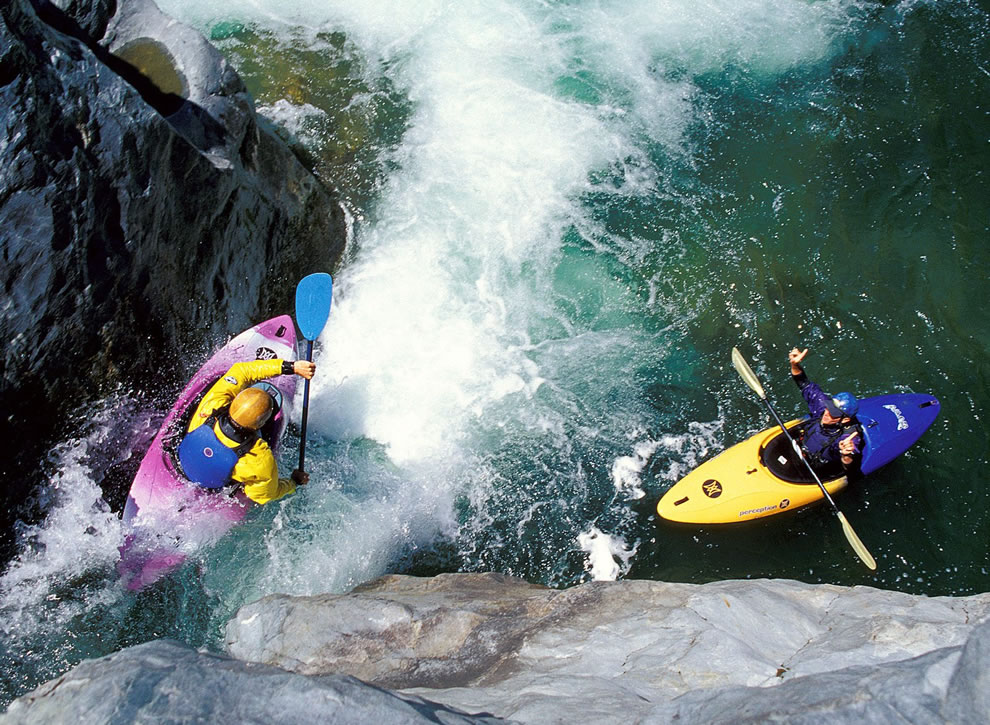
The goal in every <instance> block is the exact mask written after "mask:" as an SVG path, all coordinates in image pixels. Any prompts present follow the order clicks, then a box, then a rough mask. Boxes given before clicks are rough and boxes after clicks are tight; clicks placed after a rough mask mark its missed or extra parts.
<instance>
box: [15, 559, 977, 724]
mask: <svg viewBox="0 0 990 725" xmlns="http://www.w3.org/2000/svg"><path fill="white" fill-rule="evenodd" d="M988 616H990V594H981V595H977V596H971V597H962V598H952V597H935V598H928V597H920V596H914V595H908V594H900V593H897V592H888V591H881V590H877V589H871V588H868V587H854V588H844V587H836V586H827V585H808V584H802V583H799V582H794V581H785V580H776V581H765V580H763V581H728V582H718V583H712V584H705V585H692V584H667V583H663V582H647V581H627V582H618V583H617V582H596V583H591V584H585V585H583V586H578V587H574V588H572V589H568V590H564V591H558V590H552V589H546V588H544V587H541V586H536V585H532V584H528V583H527V582H525V581H522V580H519V579H513V578H511V577H505V576H500V575H495V574H485V575H473V574H451V575H442V576H438V577H435V578H432V579H419V578H415V577H407V576H390V577H384V578H382V579H379V580H376V581H374V582H371V583H369V584H367V585H364V586H361V587H358V588H357V589H355V590H354V591H353V592H350V593H348V594H344V595H330V594H327V595H320V596H312V597H289V596H283V595H276V596H270V597H266V598H264V599H262V600H260V601H258V602H255V603H253V604H250V605H248V606H245V607H244V608H242V609H241V610H240V611H239V612H238V613H237V615H236V616H235V617H234V618H233V619H232V620H231V621H230V622H229V623H228V625H227V630H226V641H227V648H228V652H229V654H230V655H231V657H232V659H228V658H225V657H219V656H217V655H211V654H205V653H196V652H193V651H191V650H189V649H188V648H186V647H184V646H181V645H178V644H175V643H163V642H158V643H151V644H147V645H141V646H139V647H135V648H132V649H130V650H126V651H124V652H121V653H118V654H115V655H112V656H110V657H106V658H103V659H101V660H96V661H92V662H87V663H83V664H82V665H80V666H78V667H77V668H76V669H74V670H73V671H72V672H70V673H68V674H66V675H65V676H63V677H61V678H59V679H57V680H54V681H52V682H50V683H48V684H47V685H44V686H42V687H41V688H39V689H38V690H36V691H35V692H33V693H31V694H29V695H26V696H24V697H22V698H20V699H19V700H16V701H15V702H14V703H13V704H12V705H11V707H10V708H9V710H8V713H7V715H6V716H5V717H3V718H0V723H22V722H23V723H27V722H39V721H45V722H51V723H70V722H73V723H75V722H80V721H86V722H113V721H120V722H125V721H126V722H132V721H150V720H154V721H155V722H189V721H203V722H217V723H235V722H243V721H244V720H246V719H255V720H258V721H266V720H268V718H269V717H271V718H272V720H270V721H274V720H278V721H283V722H303V721H306V718H307V717H308V718H309V720H308V721H309V722H313V721H329V720H330V719H333V721H334V722H355V723H358V722H368V721H369V719H370V718H378V719H381V721H383V722H393V721H395V722H490V721H491V720H492V718H493V716H494V717H498V718H503V719H507V720H512V721H518V722H529V723H572V722H602V723H613V722H614V723H635V722H651V723H675V722H698V723H701V722H703V723H740V722H767V721H783V722H795V723H804V722H807V723H821V722H828V723H856V724H857V725H858V724H859V723H863V722H876V723H890V722H904V723H959V724H963V723H976V722H986V719H987V715H988V713H990V621H988ZM352 678H359V679H352ZM382 688H388V689H389V690H391V691H392V696H394V697H392V696H386V695H387V693H385V692H384V691H383V689H382ZM217 693H222V695H219V696H218V695H217ZM438 703H442V704H438ZM273 708H274V709H273ZM274 713H277V716H275V714H274ZM307 713H308V715H307ZM464 713H473V714H471V715H465V714H464ZM249 715H250V717H249Z"/></svg>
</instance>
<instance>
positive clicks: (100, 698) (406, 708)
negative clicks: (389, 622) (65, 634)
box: [0, 640, 504, 725]
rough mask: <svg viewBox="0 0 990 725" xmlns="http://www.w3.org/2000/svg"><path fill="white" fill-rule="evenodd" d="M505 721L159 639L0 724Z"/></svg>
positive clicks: (23, 701) (42, 693)
mask: <svg viewBox="0 0 990 725" xmlns="http://www.w3.org/2000/svg"><path fill="white" fill-rule="evenodd" d="M134 722H147V723H152V722H153V723H158V724H160V725H167V724H168V723H193V722H198V723H215V724H216V725H227V724H228V723H229V724H230V725H241V724H242V723H285V724H286V725H291V724H292V723H299V724H300V725H312V724H313V723H341V724H342V725H343V724H346V723H355V724H360V725H365V724H366V723H389V725H391V724H392V723H396V724H400V723H401V724H408V725H414V724H415V723H443V724H444V725H456V724H459V723H460V724H463V725H468V724H469V723H478V724H479V725H481V724H484V723H496V722H504V721H502V720H498V719H497V718H494V717H490V716H486V715H484V714H480V715H468V714H466V713H462V712H459V711H456V710H454V709H452V708H448V707H445V706H443V705H438V704H436V703H433V702H429V701H427V700H423V699H422V698H418V697H414V696H409V695H398V694H394V693H390V692H387V691H386V690H382V689H380V688H377V687H373V686H371V685H367V684H365V683H363V682H360V681H359V680H356V679H354V678H353V677H347V676H345V675H329V676H326V677H304V676H302V675H296V674H292V673H289V672H285V671H284V670H279V669H277V668H274V667H266V666H263V665H252V664H247V663H244V662H237V661H235V660H231V659H228V658H226V657H221V656H217V655H211V654H205V653H202V652H197V651H196V650H194V649H192V648H190V647H188V646H186V645H183V644H180V643H178V642H170V641H167V640H160V641H157V642H151V643H148V644H142V645H138V646H136V647H131V648H129V649H126V650H123V651H122V652H118V653H116V654H113V655H110V656H109V657H103V658H101V659H98V660H89V661H87V662H83V663H82V664H80V665H79V666H77V667H76V668H74V669H73V670H72V671H70V672H68V673H66V674H65V675H63V676H62V677H59V678H57V679H55V680H52V681H51V682H49V683H47V684H45V685H42V686H41V687H39V688H38V689H36V690H35V691H34V692H32V693H30V694H28V695H25V696H23V697H21V698H19V699H17V700H15V701H14V702H13V703H12V704H11V705H10V708H9V709H8V710H7V713H6V714H5V715H0V723H5V724H6V725H13V724H14V723H51V724H52V725H59V724H62V723H64V724H65V725H77V723H134Z"/></svg>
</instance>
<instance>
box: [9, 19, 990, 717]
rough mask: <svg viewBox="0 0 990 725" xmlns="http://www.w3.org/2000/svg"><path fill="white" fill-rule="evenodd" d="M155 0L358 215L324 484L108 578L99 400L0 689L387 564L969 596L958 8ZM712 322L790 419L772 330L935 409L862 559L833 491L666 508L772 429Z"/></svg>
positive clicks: (975, 248)
mask: <svg viewBox="0 0 990 725" xmlns="http://www.w3.org/2000/svg"><path fill="white" fill-rule="evenodd" d="M160 4H161V5H162V7H163V9H165V10H166V11H167V12H170V13H171V14H173V15H175V16H176V17H178V18H180V19H182V20H185V21H186V22H189V23H191V24H193V25H195V26H196V27H198V28H199V29H201V30H202V32H203V33H204V34H206V35H207V36H208V37H211V38H212V40H213V42H214V43H215V44H217V45H218V47H220V48H221V49H222V51H223V52H224V53H225V54H226V55H227V57H228V58H229V59H230V61H231V62H232V63H233V64H234V66H235V67H237V68H238V70H239V71H240V72H241V74H242V76H243V77H244V78H245V80H246V82H247V83H248V85H249V87H250V88H251V90H252V92H253V93H254V95H255V97H256V100H257V104H258V107H259V110H260V112H261V113H262V114H263V115H265V116H266V117H268V118H269V119H270V120H271V121H272V122H273V123H274V124H275V125H276V126H277V127H278V128H279V129H280V131H281V133H283V134H284V135H285V136H286V138H288V139H289V140H290V141H291V142H292V143H294V144H296V145H297V147H299V148H300V149H301V150H302V151H303V152H304V153H305V154H306V155H307V158H308V159H309V160H310V162H311V163H312V165H313V168H314V169H315V170H316V172H317V173H318V174H320V175H321V176H322V177H323V178H325V179H326V180H327V181H328V183H332V184H334V185H336V186H337V187H338V188H339V190H340V193H341V197H342V198H343V199H344V200H345V204H346V206H347V210H348V213H349V214H350V217H351V218H352V220H353V239H352V242H351V246H350V250H349V253H348V258H347V260H346V261H345V263H344V265H343V266H342V267H341V269H339V270H336V274H335V281H336V284H335V298H334V307H333V312H332V314H331V319H330V322H329V324H328V326H327V328H326V330H325V331H324V333H323V335H322V337H321V339H320V341H319V344H318V348H317V362H318V365H319V371H318V374H317V378H316V380H315V381H314V388H313V400H312V406H313V407H312V412H311V416H310V424H311V430H312V433H313V436H314V438H313V439H311V441H310V443H309V445H308V448H307V450H308V456H309V457H308V461H309V463H308V467H309V468H310V471H311V473H312V477H313V479H312V483H311V484H310V486H308V487H307V488H306V489H304V490H301V491H300V492H299V493H298V494H296V495H295V496H292V497H290V498H288V499H285V500H284V501H280V502H278V503H276V504H272V505H270V506H267V507H265V508H264V509H259V510H256V511H255V512H254V513H253V514H252V516H251V517H249V520H248V522H247V523H246V524H245V525H243V526H241V527H240V528H238V529H236V530H234V531H233V532H232V533H231V534H230V535H228V536H227V537H225V538H224V539H222V540H221V541H220V542H219V543H217V544H216V545H215V546H212V547H208V548H207V549H205V550H203V551H201V552H199V554H198V555H197V556H196V557H194V560H193V561H192V562H190V563H189V564H188V565H187V566H185V567H184V568H183V569H182V570H180V571H179V572H178V573H177V574H176V575H175V576H173V577H171V578H169V579H168V580H166V581H163V582H160V583H158V584H156V585H154V586H153V587H151V588H149V589H148V590H146V591H144V592H141V593H140V594H125V593H123V591H122V590H121V589H120V587H119V585H118V584H117V582H116V580H115V577H114V562H115V559H116V547H117V546H118V545H119V544H120V541H121V539H122V537H123V532H122V530H121V528H120V524H119V521H118V520H117V519H116V517H115V516H114V514H113V513H112V512H110V511H109V508H108V507H107V506H106V505H105V504H103V503H102V500H101V492H100V487H99V486H98V481H99V480H100V478H101V467H103V466H105V465H106V464H107V461H108V460H112V458H113V455H112V454H113V452H114V451H115V450H116V449H117V448H124V447H126V446H125V445H124V443H122V441H121V440H120V436H119V435H115V434H114V433H113V425H112V423H113V421H114V420H115V419H117V418H119V412H120V411H122V410H128V411H131V412H133V411H134V410H135V408H139V407H140V406H135V405H134V403H133V401H130V400H121V399H112V400H108V401H106V411H105V412H104V417H105V421H106V422H105V423H102V422H101V420H102V418H101V419H99V420H97V421H95V422H94V425H93V429H92V431H91V432H90V433H89V434H88V435H87V436H86V437H84V438H81V439H79V440H72V441H66V442H65V444H64V445H63V446H62V447H61V448H60V449H59V450H58V451H56V452H55V455H56V456H57V460H58V461H59V473H58V474H57V475H56V476H55V478H54V479H53V481H52V485H51V490H50V492H49V495H50V497H51V500H50V502H49V503H48V506H49V510H50V514H49V516H48V518H47V520H46V521H45V522H44V523H43V524H42V525H40V526H38V527H35V528H33V529H28V530H25V531H24V532H23V534H24V536H23V539H24V544H23V550H22V553H21V555H20V556H19V558H18V559H17V560H16V561H15V562H14V563H13V564H12V565H11V566H10V567H9V569H8V571H7V572H6V573H5V574H4V576H3V579H2V581H0V594H2V599H0V607H2V620H3V625H2V626H3V628H4V635H5V636H4V641H3V643H2V645H0V647H2V650H0V658H2V662H3V664H4V671H5V675H6V680H5V682H4V685H3V687H4V690H3V691H2V693H0V694H2V695H3V697H4V699H5V700H9V699H10V698H11V697H13V696H15V695H16V694H18V693H20V692H22V691H24V690H25V689H26V688H28V687H30V686H33V685H34V684H37V683H38V682H39V681H42V680H44V679H45V678H47V677H51V676H53V675H54V674H57V673H58V672H60V671H63V670H65V669H66V668H67V667H68V666H70V665H71V664H73V663H74V662H76V661H78V660H79V659H81V658H83V657H88V656H96V655H101V654H105V653H107V652H110V651H113V650H115V649H118V648H119V647H122V646H126V645H128V644H133V643H135V642H140V641H145V640H148V639H152V638H156V637H161V636H172V637H177V638H179V639H183V640H185V641H187V642H191V643H193V644H196V645H204V646H208V647H213V648H218V647H219V646H220V629H221V627H222V625H223V623H224V622H225V621H226V620H227V619H228V618H229V617H230V616H231V615H232V614H233V612H234V611H235V610H236V608H237V607H238V606H240V605H242V604H244V603H246V602H248V601H251V600H253V599H255V598H257V597H259V596H261V595H263V594H266V593H270V592H275V591H280V592H289V593H295V594H306V593H313V592H322V591H344V590H346V589H347V588H349V587H351V586H353V585H355V584H358V583H360V582H362V581H365V580H367V579H369V578H372V577H375V576H377V575H380V574H383V573H386V572H396V571H399V572H409V573H417V574H432V573H436V572H441V571H458V570H467V571H500V572H505V573H510V574H515V575H518V576H522V577H525V578H527V579H529V580H532V581H537V582H541V583H545V584H548V585H551V586H568V585H572V584H576V583H578V582H581V581H584V580H587V579H589V578H593V577H594V578H610V579H614V578H620V577H636V578H656V579H664V580H676V581H693V582H702V581H709V580H714V579H723V578H745V577H770V576H772V577H792V578H797V579H801V580H804V581H809V582H833V583H839V584H857V583H862V584H871V585H874V586H879V587H885V588H892V589H900V590H903V591H909V592H919V593H926V594H933V595H935V594H966V593H972V592H976V591H985V590H987V588H988V587H987V581H988V564H987V554H986V551H987V545H986V542H987V541H988V540H990V512H988V507H987V504H986V502H985V498H984V495H983V490H982V488H983V478H984V469H983V466H985V465H986V463H987V455H988V450H987V448H988V444H987V434H986V429H985V427H984V424H983V416H984V415H985V409H986V406H987V401H988V399H990V392H988V389H987V380H988V364H987V360H988V356H987V352H988V342H990V324H988V322H990V319H988V314H987V312H986V306H985V305H982V304H981V300H980V291H981V290H982V289H985V288H986V281H987V270H988V269H990V266H988V252H987V244H986V243H985V238H986V234H987V226H988V222H990V214H988V212H990V193H988V192H990V188H988V187H990V184H988V181H987V178H986V173H985V170H984V166H985V161H986V154H987V148H986V146H987V142H988V139H990V121H988V115H987V109H986V99H987V98H990V93H988V91H990V67H988V65H987V63H988V58H990V54H988V53H987V50H988V18H987V14H986V13H985V12H984V11H983V10H982V9H981V8H980V7H979V6H978V5H976V4H975V3H969V2H964V1H962V0H959V1H949V2H938V3H936V2H917V1H910V2H900V3H896V2H893V3H875V2H842V1H828V0H823V1H821V2H805V1H803V0H737V1H734V2H714V1H711V2H703V1H699V0H652V1H650V2H647V1H646V0H624V1H623V2H603V1H601V0H598V1H592V0H570V1H567V2H564V1H561V2H535V1H524V0H491V1H487V2H451V1H441V0H434V1H432V2H430V1H424V2H415V3H399V2H384V1H382V2H376V1H374V0H365V1H364V2H361V3H354V2H345V1H343V0H341V1H339V2H336V1H334V0H320V1H318V2H317V1H316V0H310V1H309V2H299V3H293V4H292V5H293V8H294V9H292V10H288V11H287V10H286V9H285V7H284V6H285V5H286V4H285V3H276V2H267V1H265V0H258V1H257V2H248V1H247V0H240V1H238V0H227V1H225V2H223V3H219V2H213V3H203V2H186V1H185V0H167V1H164V2H160ZM733 345H737V346H739V347H740V348H741V349H742V350H743V352H744V353H745V354H746V355H747V357H748V358H749V359H750V360H751V361H752V362H753V363H754V367H755V368H756V370H757V372H758V373H759V374H760V376H761V377H762V378H763V380H764V383H765V384H766V386H767V388H768V391H769V394H770V396H771V398H772V399H773V400H774V401H775V403H776V404H777V407H778V408H779V409H781V411H786V412H792V411H793V412H797V411H798V410H799V408H800V405H799V403H800V398H799V395H798V393H797V390H796V388H794V386H793V385H792V384H791V383H790V382H789V376H788V374H787V365H786V351H787V350H788V349H789V348H790V347H791V346H793V345H800V346H802V347H804V346H807V347H811V349H812V354H811V356H810V357H809V359H808V361H807V368H808V370H809V373H810V374H811V375H812V376H813V377H814V378H816V379H818V380H819V381H820V382H821V383H822V384H823V385H824V386H825V387H826V388H827V389H829V388H831V389H838V388H841V389H849V390H852V391H854V392H857V393H861V394H879V393H884V392H895V391H915V392H932V393H934V394H935V395H936V396H938V397H939V398H940V399H941V400H942V403H943V409H942V417H941V418H940V419H939V421H937V422H936V424H935V426H934V427H933V428H932V429H931V430H930V431H929V432H928V433H927V434H926V436H925V437H924V438H923V439H922V441H921V442H920V443H919V444H918V445H917V446H916V447H915V448H914V449H912V451H910V452H909V453H908V454H907V455H906V456H904V457H903V458H902V459H900V460H898V461H896V462H895V463H893V464H892V465H890V466H889V467H887V468H886V469H884V470H882V471H880V472H879V473H877V474H876V475H874V476H872V477H871V478H870V479H868V481H867V482H866V483H865V484H864V485H862V486H859V487H856V488H853V489H852V490H850V491H848V492H846V493H844V494H842V495H841V496H840V497H839V499H838V503H839V505H840V507H841V508H842V509H843V511H844V512H845V513H846V515H847V516H848V517H849V519H850V521H851V522H852V523H853V525H854V526H855V527H856V530H857V532H858V533H859V534H860V536H861V538H863V540H864V541H865V542H866V544H867V546H868V547H869V548H870V549H871V551H872V552H873V553H874V555H875V556H876V557H877V560H878V562H879V569H878V571H877V572H876V573H875V574H871V573H870V572H868V571H867V570H865V569H864V568H863V567H862V566H861V565H860V564H859V563H858V562H857V560H856V559H855V557H854V556H853V555H852V554H851V552H850V551H849V549H848V547H847V546H846V544H845V540H844V538H843V536H842V534H841V531H840V530H839V527H838V525H837V523H836V521H835V518H834V517H833V516H832V514H831V512H830V511H828V510H827V509H824V508H819V509H812V510H810V511H805V512H798V513H796V514H790V515H787V516H781V517H776V518H772V519H769V520H765V521H761V522H755V523H752V524H750V525H746V526H743V527H741V528H735V527H730V528H728V529H698V528H693V527H680V526H672V525H668V524H665V523H663V522H660V521H658V520H657V517H656V515H655V512H654V507H655V505H656V501H657V499H658V498H659V496H660V495H661V494H662V493H663V492H664V491H665V490H666V489H667V488H669V486H670V485H672V483H673V482H674V481H676V480H677V479H678V478H679V477H681V476H682V475H683V474H685V473H686V472H687V471H689V470H690V469H691V468H693V467H694V466H695V465H697V464H698V463H700V462H701V461H703V460H704V459H706V458H707V457H710V456H711V455H713V454H714V453H716V452H718V451H720V450H722V449H723V448H725V447H727V446H728V445H731V444H732V443H734V442H736V441H738V440H741V439H742V438H744V437H745V436H747V435H749V434H751V433H752V432H754V431H756V430H758V429H760V428H762V427H766V426H767V425H769V421H768V420H767V416H766V415H765V413H764V412H763V410H762V408H761V407H760V406H759V405H758V402H757V401H756V400H755V399H754V398H753V396H752V393H751V392H750V391H749V389H748V388H746V387H745V385H743V384H742V383H741V381H740V380H739V379H738V377H737V376H736V374H735V372H734V371H733V370H732V367H731V365H730V364H729V350H730V349H731V347H732V346H733ZM160 414H161V412H160V411H150V412H148V413H147V414H144V415H142V416H138V417H137V418H136V419H135V421H134V422H133V424H132V428H133V431H132V434H133V435H134V436H136V437H137V438H142V436H143V439H144V440H146V439H147V437H148V435H149V431H150V432H151V433H153V431H154V425H155V421H156V416H158V417H160ZM292 443H294V442H292V441H290V445H289V448H290V450H289V451H288V452H287V453H286V455H285V460H284V461H283V466H284V467H291V466H292V459H293V453H292V451H291V444H292ZM108 450H109V453H108ZM138 455H139V454H138Z"/></svg>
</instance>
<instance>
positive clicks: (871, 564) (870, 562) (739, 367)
mask: <svg viewBox="0 0 990 725" xmlns="http://www.w3.org/2000/svg"><path fill="white" fill-rule="evenodd" d="M732 364H733V366H735V368H736V371H737V372H738V373H739V375H740V377H741V378H742V379H743V380H744V381H746V384H747V385H748V386H749V387H751V388H752V389H753V392H755V393H756V394H757V395H759V396H760V400H762V401H763V402H764V404H765V405H766V406H767V409H768V410H769V411H770V413H771V415H773V417H774V419H775V420H776V421H777V424H778V425H779V426H780V429H781V430H782V431H783V432H784V435H785V436H787V440H788V441H790V443H791V447H792V448H794V452H795V453H797V455H798V458H800V459H801V461H802V462H804V465H805V466H806V467H807V469H808V472H809V473H810V474H811V476H812V477H813V478H814V479H815V483H817V484H818V487H819V488H820V489H821V490H822V493H823V494H825V498H826V500H827V501H828V502H829V504H831V506H832V510H833V511H835V515H836V516H838V517H839V522H840V523H841V524H842V533H844V534H845V535H846V540H847V541H848V542H849V545H850V546H852V548H853V551H855V552H856V555H857V556H858V557H859V558H860V559H862V561H863V563H864V564H866V566H867V567H868V568H869V569H871V570H876V568H877V562H876V560H875V559H874V558H873V556H872V555H871V554H870V552H869V551H867V550H866V547H865V546H864V545H863V542H862V541H860V540H859V537H858V536H856V532H855V531H853V528H852V526H850V525H849V522H848V521H846V517H845V516H844V515H843V513H842V512H841V511H839V507H838V506H836V505H835V501H833V500H832V497H831V496H830V495H829V492H828V490H827V489H826V488H825V486H824V484H822V481H821V479H820V478H818V474H817V473H815V469H814V468H812V467H811V464H810V463H808V459H807V458H805V457H804V451H802V450H801V446H800V445H799V444H798V442H797V441H796V440H794V438H792V437H791V434H790V433H789V432H788V430H787V427H786V426H785V425H784V421H782V420H781V419H780V416H779V415H777V411H776V410H774V408H773V406H772V405H771V404H770V401H769V400H768V399H767V394H766V393H765V392H764V391H763V386H762V385H761V384H760V381H759V379H758V378H757V377H756V373H754V372H753V369H752V368H751V367H750V366H749V363H747V362H746V358H744V357H743V356H742V353H741V352H739V350H738V349H736V348H732Z"/></svg>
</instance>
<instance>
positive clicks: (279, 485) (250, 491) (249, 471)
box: [231, 439, 296, 504]
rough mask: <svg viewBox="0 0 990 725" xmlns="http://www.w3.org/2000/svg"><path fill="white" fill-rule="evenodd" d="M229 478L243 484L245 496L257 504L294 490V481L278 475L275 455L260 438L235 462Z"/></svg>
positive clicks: (286, 494) (267, 501) (273, 499)
mask: <svg viewBox="0 0 990 725" xmlns="http://www.w3.org/2000/svg"><path fill="white" fill-rule="evenodd" d="M231 478H233V479H234V480H235V481H239V482H240V483H241V484H242V485H243V487H244V495H245V496H247V497H248V498H249V499H251V500H252V501H254V502H255V503H259V504H266V503H270V502H271V501H277V500H278V499H280V498H282V497H283V496H288V495H289V494H290V493H292V492H294V491H295V490H296V483H295V481H293V480H292V479H291V478H279V477H278V464H277V463H276V462H275V456H274V455H272V450H271V448H269V447H268V444H267V443H266V442H265V441H264V440H262V439H258V441H257V442H256V443H255V444H254V446H253V447H252V448H251V450H250V451H249V452H248V453H247V455H244V456H242V457H241V459H240V460H239V461H238V462H237V465H236V466H234V471H233V473H232V475H231Z"/></svg>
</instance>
